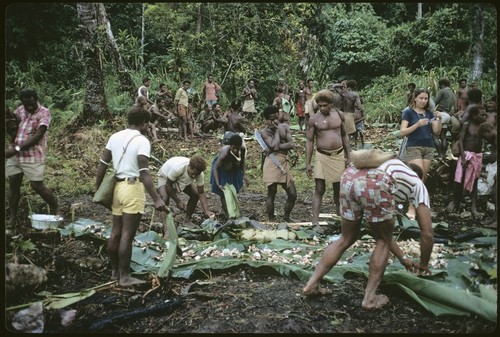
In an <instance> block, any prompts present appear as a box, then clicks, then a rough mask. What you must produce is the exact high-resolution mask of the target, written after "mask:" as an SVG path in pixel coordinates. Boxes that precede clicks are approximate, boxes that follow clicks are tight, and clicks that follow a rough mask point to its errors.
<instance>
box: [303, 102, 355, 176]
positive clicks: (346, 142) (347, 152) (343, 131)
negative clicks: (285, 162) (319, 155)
mask: <svg viewBox="0 0 500 337" xmlns="http://www.w3.org/2000/svg"><path fill="white" fill-rule="evenodd" d="M339 116H340V120H341V121H342V124H341V125H340V134H341V136H342V146H343V147H344V155H345V165H346V167H347V166H348V165H349V164H350V163H351V147H350V145H349V135H348V134H347V131H346V128H345V118H344V113H343V112H342V111H339ZM311 154H312V151H311ZM309 162H310V161H309Z"/></svg>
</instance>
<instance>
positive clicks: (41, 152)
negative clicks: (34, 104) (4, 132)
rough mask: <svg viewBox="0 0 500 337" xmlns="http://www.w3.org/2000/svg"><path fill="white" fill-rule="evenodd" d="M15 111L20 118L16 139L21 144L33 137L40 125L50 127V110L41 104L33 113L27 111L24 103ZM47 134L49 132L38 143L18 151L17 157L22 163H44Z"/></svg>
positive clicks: (16, 142)
mask: <svg viewBox="0 0 500 337" xmlns="http://www.w3.org/2000/svg"><path fill="white" fill-rule="evenodd" d="M14 113H15V114H16V115H17V117H18V118H19V120H20V123H19V129H18V131H17V135H16V139H15V141H14V143H15V144H17V145H19V146H21V145H23V144H24V143H25V142H26V141H27V140H28V139H29V138H31V137H33V136H34V135H35V133H36V131H37V130H38V129H39V128H40V126H42V125H45V126H46V127H47V129H48V128H49V125H50V120H51V115H50V111H49V109H47V108H46V107H44V106H41V105H40V104H39V105H38V109H37V110H36V112H35V113H33V114H30V113H29V112H26V110H25V109H24V106H23V105H21V106H19V107H18V108H17V109H16V111H14ZM47 134H48V132H45V133H44V134H43V137H42V138H41V139H40V141H39V142H38V144H36V145H34V146H32V147H30V148H29V149H27V150H23V151H21V152H19V153H17V154H16V159H17V160H18V161H19V162H20V163H44V162H45V156H46V155H47Z"/></svg>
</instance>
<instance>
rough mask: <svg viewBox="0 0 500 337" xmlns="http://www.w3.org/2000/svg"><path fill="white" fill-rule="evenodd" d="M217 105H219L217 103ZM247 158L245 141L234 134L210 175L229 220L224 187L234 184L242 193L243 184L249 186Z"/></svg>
mask: <svg viewBox="0 0 500 337" xmlns="http://www.w3.org/2000/svg"><path fill="white" fill-rule="evenodd" d="M216 104H217V103H216ZM245 156H246V147H245V145H243V139H242V138H241V136H240V135H239V134H237V133H235V134H233V135H232V136H231V137H230V138H229V141H228V145H224V146H223V147H222V149H221V151H220V153H219V155H217V156H216V157H215V158H214V160H213V161H212V169H211V173H210V184H211V185H212V192H213V193H215V194H217V195H218V196H219V197H220V201H221V204H222V210H223V211H224V216H225V217H226V218H228V216H229V214H228V210H227V205H226V200H225V198H224V185H226V184H232V185H233V186H234V188H235V189H236V193H239V192H240V189H241V188H242V187H243V184H246V185H248V180H247V178H246V176H245Z"/></svg>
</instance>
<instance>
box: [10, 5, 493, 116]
mask: <svg viewBox="0 0 500 337" xmlns="http://www.w3.org/2000/svg"><path fill="white" fill-rule="evenodd" d="M105 8H106V13H107V18H108V19H109V21H110V24H111V29H112V31H113V34H114V37H115V39H116V42H117V46H118V49H119V52H120V54H121V56H122V58H123V60H124V63H125V66H126V68H127V71H128V72H129V73H130V74H131V75H132V78H133V80H134V82H135V83H136V85H137V86H139V85H140V82H141V78H142V77H143V76H148V77H150V78H151V79H152V85H151V88H150V92H152V93H154V92H155V91H156V90H157V88H158V85H159V84H160V83H166V84H167V86H168V87H169V88H170V90H171V91H175V90H176V89H177V88H178V87H179V85H180V82H181V81H182V80H183V79H190V80H191V81H192V88H193V89H194V90H196V91H199V90H201V85H202V83H203V82H204V80H205V78H206V75H207V74H208V73H213V74H214V75H215V77H216V81H217V82H218V83H219V84H221V85H222V87H223V92H222V97H221V102H222V105H223V107H224V108H225V107H227V105H228V103H229V102H230V101H231V100H232V99H233V98H235V97H237V96H239V94H240V93H241V90H242V88H243V86H244V85H245V83H246V81H247V80H248V79H249V78H254V79H255V80H256V83H257V89H258V91H259V92H260V97H261V98H260V99H259V101H258V107H259V108H262V107H263V106H265V105H267V104H269V103H270V102H271V100H272V98H273V96H274V87H275V85H276V82H277V79H278V78H279V77H284V78H285V79H286V81H287V83H288V84H289V85H290V86H291V87H292V88H295V87H296V86H297V82H298V81H299V80H300V79H302V80H305V79H308V78H311V79H314V80H315V82H316V89H320V88H324V87H325V86H326V85H327V84H328V83H332V82H338V81H341V80H343V79H355V80H356V81H357V82H358V89H359V92H360V94H361V96H362V97H363V99H364V104H365V105H366V111H367V118H368V120H373V121H386V122H392V121H395V120H397V119H398V118H399V114H400V111H401V109H402V108H403V105H404V99H405V98H404V97H405V92H406V90H407V89H406V84H407V83H408V82H415V83H416V84H417V86H418V87H421V86H425V87H428V88H429V89H430V90H431V94H434V95H435V93H436V91H437V89H438V88H437V82H438V80H439V79H440V78H441V77H447V78H448V79H449V80H450V81H451V83H452V87H453V88H454V89H455V88H456V87H457V83H458V80H459V79H460V78H466V79H468V80H469V82H470V81H477V82H478V86H479V87H480V88H481V89H482V90H483V92H484V95H485V97H486V98H489V97H491V96H492V95H493V94H494V93H495V92H496V73H497V69H496V64H497V63H496V58H497V54H496V50H497V36H496V34H497V26H496V24H497V14H496V8H495V7H494V6H493V5H489V4H472V3H433V4H428V3H427V4H422V17H421V18H416V17H417V3H373V4H372V3H267V4H265V3H147V4H142V3H130V4H121V3H110V4H105ZM478 13H479V14H478ZM477 15H481V17H482V21H478V19H477ZM5 18H6V22H5V27H6V45H5V46H6V50H5V56H6V63H5V64H6V73H5V78H6V83H7V85H6V88H5V90H6V100H7V103H8V104H9V105H10V106H12V107H14V106H15V104H17V102H16V100H17V94H18V92H19V90H20V89H21V88H23V87H28V86H29V87H34V88H35V89H36V90H38V92H39V96H40V98H41V101H43V103H44V104H45V105H47V106H49V107H50V108H51V109H52V113H53V116H54V120H55V122H56V124H61V125H64V124H65V123H67V122H68V121H69V120H70V119H71V118H72V117H73V116H74V115H76V114H79V113H80V112H81V109H82V100H83V98H84V93H85V90H86V88H85V69H84V63H83V62H82V58H83V53H82V46H81V43H80V41H81V34H80V33H79V27H80V25H81V23H80V22H79V20H78V16H77V8H76V4H75V3H40V4H27V3H17V4H11V5H10V6H8V7H7V8H6V12H5ZM479 22H482V23H483V24H484V29H482V35H478V36H476V34H474V32H475V31H477V29H476V28H482V26H480V27H477V26H478V25H480V23H479ZM55 23H56V24H55ZM480 33H481V31H480ZM479 38H482V41H480V42H482V44H481V49H480V54H479V56H480V59H481V73H480V74H479V75H478V74H473V73H472V71H471V65H472V63H473V61H474V60H475V59H476V57H477V55H476V54H474V53H475V52H477V50H475V49H474V47H473V46H474V44H475V43H476V42H477V39H479ZM94 47H95V48H97V49H98V50H99V52H100V54H99V55H100V62H101V65H102V71H103V72H104V74H105V76H104V78H105V87H106V97H107V101H108V102H107V103H108V106H109V110H110V111H111V112H112V113H114V114H120V115H121V114H123V113H125V111H126V110H127V108H128V107H129V106H130V104H131V103H132V101H131V98H130V97H128V95H126V94H124V93H123V92H120V89H119V85H118V80H117V75H116V68H114V67H113V66H112V62H113V60H112V58H111V57H110V56H109V55H108V53H107V52H106V47H105V46H103V45H96V46H94Z"/></svg>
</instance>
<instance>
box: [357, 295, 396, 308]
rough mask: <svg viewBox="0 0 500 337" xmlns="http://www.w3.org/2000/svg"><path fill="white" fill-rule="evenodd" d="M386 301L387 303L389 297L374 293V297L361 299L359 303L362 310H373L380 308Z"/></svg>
mask: <svg viewBox="0 0 500 337" xmlns="http://www.w3.org/2000/svg"><path fill="white" fill-rule="evenodd" d="M387 303H389V298H388V297H387V296H385V295H375V297H374V298H373V299H372V300H371V301H365V300H363V303H361V308H363V309H364V310H375V309H380V308H382V307H383V306H384V305H386V304H387Z"/></svg>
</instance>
